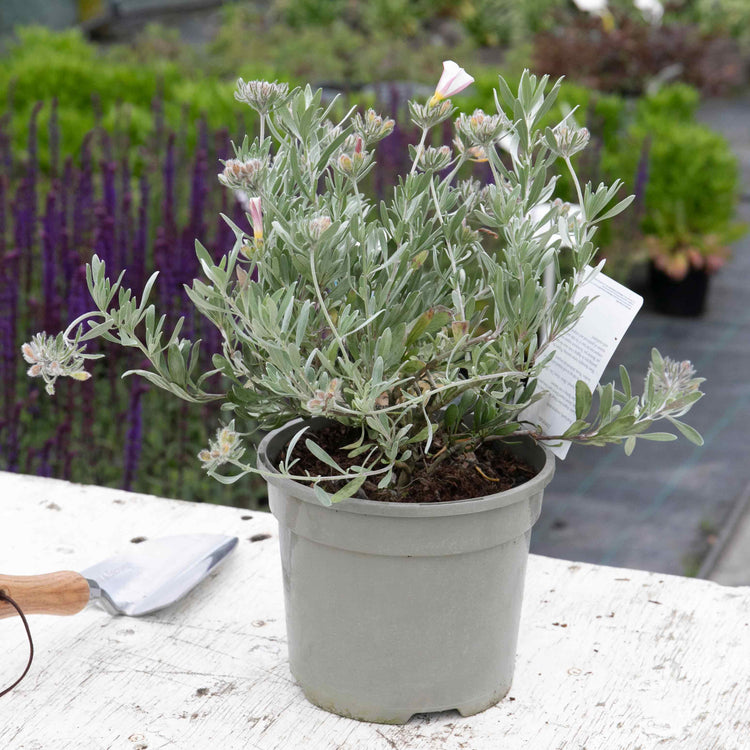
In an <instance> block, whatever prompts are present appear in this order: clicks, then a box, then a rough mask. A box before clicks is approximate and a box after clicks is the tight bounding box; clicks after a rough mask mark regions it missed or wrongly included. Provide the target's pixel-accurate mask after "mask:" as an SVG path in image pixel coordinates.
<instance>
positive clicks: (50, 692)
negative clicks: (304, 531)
mask: <svg viewBox="0 0 750 750" xmlns="http://www.w3.org/2000/svg"><path fill="white" fill-rule="evenodd" d="M0 498H1V502H2V505H0V507H1V508H2V510H1V511H0V520H1V521H2V523H1V525H0V572H2V573H7V574H14V575H28V574H36V573H42V572H47V571H50V570H55V569H62V568H66V569H72V570H77V569H81V568H84V567H86V566H88V565H90V564H92V563H94V562H97V561H98V560H100V559H102V558H104V557H107V556H108V555H110V554H112V553H114V552H117V551H119V550H121V549H122V548H123V547H127V546H128V544H130V541H129V540H130V539H132V538H135V537H140V536H145V537H153V536H160V535H164V534H177V533H190V532H195V531H206V532H212V533H225V534H236V535H238V536H239V537H240V539H241V540H242V542H241V544H240V546H239V547H238V550H237V552H236V553H234V554H233V555H232V556H231V557H230V559H229V560H228V561H227V563H226V565H225V566H224V567H222V568H220V569H219V570H218V571H216V572H215V574H214V575H213V576H212V577H211V579H210V580H208V581H206V582H204V583H203V584H201V585H200V586H199V587H198V588H197V589H196V590H195V591H194V592H193V593H192V594H191V595H190V596H189V597H188V598H187V599H185V600H184V601H183V602H181V603H179V604H177V605H176V606H174V607H173V608H171V609H168V610H165V611H162V612H160V613H157V614H156V615H153V616H149V617H146V618H125V617H117V618H113V617H112V616H110V615H109V614H107V613H106V612H104V611H103V610H100V609H98V608H90V609H87V610H85V611H84V612H82V613H81V614H79V615H75V616H73V617H69V618H55V617H49V616H34V617H31V618H30V621H31V626H32V630H33V633H34V636H35V642H36V646H37V656H36V660H35V663H34V666H33V667H32V670H31V672H30V674H29V676H28V677H27V678H26V680H25V681H24V682H23V683H22V684H21V685H20V686H19V687H18V688H17V689H16V690H15V691H14V692H13V693H11V694H10V695H8V696H6V697H5V698H3V699H2V700H1V701H0V748H3V749H6V748H7V750H58V749H59V750H67V748H71V749H72V748H81V747H85V748H108V749H110V750H146V749H147V748H148V750H157V749H158V748H180V749H183V748H184V749H186V750H194V749H195V750H202V749H203V748H221V749H222V750H232V749H233V748H238V749H239V748H259V749H260V750H282V748H283V750H288V749H289V748H298V747H304V748H325V749H327V748H346V749H347V750H350V749H351V750H359V749H361V750H393V749H394V748H398V750H428V749H429V750H433V748H446V749H449V750H454V749H455V750H459V748H466V749H468V750H483V749H484V748H488V749H489V748H492V750H496V749H497V748H499V747H502V748H503V749H504V750H514V749H515V748H519V749H520V748H527V749H532V750H537V749H539V750H546V749H547V748H550V749H555V750H556V749H557V748H560V749H562V748H565V750H568V749H573V748H576V749H579V748H580V749H582V748H586V749H587V750H596V749H597V748H607V749H608V750H609V749H613V748H617V749H619V748H628V749H630V748H643V749H644V750H648V749H650V748H656V747H659V748H667V749H671V748H674V749H675V750H677V748H679V750H693V749H695V750H744V749H745V748H747V747H750V589H748V588H741V589H729V588H725V587H722V586H719V585H716V584H713V583H708V582H704V581H696V580H690V579H684V578H678V577H671V576H664V575H656V574H650V573H644V572H640V571H631V570H625V569H616V568H603V567H595V566H591V565H585V564H570V563H567V562H564V561H560V560H552V559H548V558H542V557H535V556H532V558H531V560H530V562H529V574H528V580H527V591H526V597H525V602H524V612H523V620H522V625H521V636H520V643H519V653H518V663H517V668H516V679H515V683H514V687H513V690H512V691H511V697H510V698H509V699H507V700H505V701H503V702H502V703H501V704H500V705H499V706H497V707H495V708H493V709H490V710H489V711H486V712H485V713H483V714H480V715H478V716H474V717H471V718H468V719H463V718H461V717H460V716H459V715H458V714H456V713H445V714H436V715H431V716H427V717H416V718H415V719H413V720H412V721H411V722H410V723H409V724H407V725H406V726H404V727H386V726H379V725H374V724H364V723H359V722H355V721H351V720H348V719H343V718H339V717H336V716H333V715H331V714H327V713H326V712H324V711H321V710H319V709H317V708H315V707H314V706H311V705H309V704H308V703H307V702H306V700H305V699H304V697H303V696H302V693H301V691H300V690H299V688H297V686H296V685H295V684H294V681H293V679H292V678H291V675H290V674H289V670H288V668H287V665H286V646H285V641H284V637H285V636H284V613H283V598H282V586H281V572H280V564H279V561H278V549H277V544H276V536H277V534H276V525H275V521H274V520H273V518H271V517H270V516H267V515H265V514H262V513H258V512H250V513H248V512H247V511H242V510H236V509H232V508H221V507H215V506H205V505H197V504H192V503H182V502H179V501H171V500H164V499H160V498H153V497H148V496H143V495H135V494H129V493H125V492H119V491H116V490H108V489H101V488H97V487H82V486H78V485H72V484H68V483H65V482H59V481H54V480H45V479H39V478H35V477H24V476H17V475H13V474H7V473H5V474H4V473H0ZM246 516H252V517H251V518H250V519H247V520H243V518H244V517H246ZM266 534H269V535H270V537H269V538H262V539H260V540H259V541H250V538H256V539H257V538H258V535H260V536H263V535H266ZM0 643H2V646H3V648H2V652H3V654H4V659H3V660H2V661H1V662H0V682H4V683H9V682H11V681H12V680H13V679H14V678H15V676H16V674H17V673H20V671H21V670H22V668H23V665H24V663H25V659H26V656H27V654H26V651H25V645H24V637H23V633H22V630H21V625H20V623H19V622H18V620H14V619H9V620H3V621H0ZM0 687H2V686H0Z"/></svg>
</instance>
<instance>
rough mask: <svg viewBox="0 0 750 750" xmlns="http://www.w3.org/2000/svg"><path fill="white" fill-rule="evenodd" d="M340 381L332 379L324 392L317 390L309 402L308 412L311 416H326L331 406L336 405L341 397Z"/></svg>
mask: <svg viewBox="0 0 750 750" xmlns="http://www.w3.org/2000/svg"><path fill="white" fill-rule="evenodd" d="M339 385H340V384H339V379H338V378H331V382H330V383H328V388H326V389H325V390H324V391H321V390H317V391H315V394H314V395H313V397H312V398H311V399H310V400H309V401H308V402H307V404H306V406H307V410H308V411H309V412H310V413H311V414H316V415H317V414H325V413H326V412H327V411H328V409H329V407H330V405H331V404H332V403H335V402H336V401H337V400H338V399H339V396H340V393H341V392H340V388H339Z"/></svg>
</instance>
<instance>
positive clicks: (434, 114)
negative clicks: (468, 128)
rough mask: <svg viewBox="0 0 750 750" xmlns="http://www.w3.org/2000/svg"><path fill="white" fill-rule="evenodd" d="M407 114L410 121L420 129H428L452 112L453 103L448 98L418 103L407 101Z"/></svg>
mask: <svg viewBox="0 0 750 750" xmlns="http://www.w3.org/2000/svg"><path fill="white" fill-rule="evenodd" d="M409 114H410V115H411V119H412V122H413V123H414V124H415V125H416V126H417V127H418V128H421V129H422V130H430V129H431V128H434V127H435V126H436V125H439V124H440V123H441V122H443V121H444V120H447V119H448V118H449V117H450V116H451V115H452V114H453V105H452V104H451V100H450V99H443V100H441V101H438V102H436V103H434V104H433V103H431V102H428V103H427V104H419V103H418V102H412V101H410V102H409Z"/></svg>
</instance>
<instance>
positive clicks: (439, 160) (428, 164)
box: [417, 146, 453, 172]
mask: <svg viewBox="0 0 750 750" xmlns="http://www.w3.org/2000/svg"><path fill="white" fill-rule="evenodd" d="M452 160H453V152H452V151H451V149H450V146H440V148H433V147H432V146H429V147H428V148H426V149H424V150H423V151H422V153H421V154H420V155H419V159H418V161H417V164H418V166H419V168H420V169H421V170H422V171H423V172H439V171H440V170H441V169H445V168H446V167H447V166H449V165H450V163H451V161H452Z"/></svg>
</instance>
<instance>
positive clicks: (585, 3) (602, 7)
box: [573, 0, 608, 16]
mask: <svg viewBox="0 0 750 750" xmlns="http://www.w3.org/2000/svg"><path fill="white" fill-rule="evenodd" d="M573 2H574V3H575V4H576V7H577V8H578V10H582V11H584V13H591V15H594V16H600V15H602V14H603V13H606V12H607V10H608V8H607V0H573Z"/></svg>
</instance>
